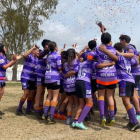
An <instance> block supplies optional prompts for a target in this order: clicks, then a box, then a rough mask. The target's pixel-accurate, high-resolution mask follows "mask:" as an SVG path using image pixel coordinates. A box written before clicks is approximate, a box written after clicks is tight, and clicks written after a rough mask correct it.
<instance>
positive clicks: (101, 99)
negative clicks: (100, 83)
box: [98, 96, 105, 117]
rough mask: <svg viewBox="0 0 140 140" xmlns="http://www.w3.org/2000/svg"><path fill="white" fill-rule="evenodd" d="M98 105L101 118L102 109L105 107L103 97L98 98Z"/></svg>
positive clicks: (102, 114)
mask: <svg viewBox="0 0 140 140" xmlns="http://www.w3.org/2000/svg"><path fill="white" fill-rule="evenodd" d="M98 105H99V110H100V117H102V116H104V107H105V101H104V96H100V97H98Z"/></svg>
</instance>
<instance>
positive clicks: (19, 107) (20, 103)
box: [17, 100, 25, 111]
mask: <svg viewBox="0 0 140 140" xmlns="http://www.w3.org/2000/svg"><path fill="white" fill-rule="evenodd" d="M24 102H25V101H21V100H20V102H19V106H18V109H17V110H18V111H21V109H22V106H23V104H24Z"/></svg>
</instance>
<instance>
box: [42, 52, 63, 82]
mask: <svg viewBox="0 0 140 140" xmlns="http://www.w3.org/2000/svg"><path fill="white" fill-rule="evenodd" d="M46 61H47V67H46V72H45V83H54V82H57V84H59V85H60V73H59V69H58V68H61V56H60V54H58V53H57V52H52V53H50V54H48V56H47V58H46Z"/></svg>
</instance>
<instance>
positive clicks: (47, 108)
mask: <svg viewBox="0 0 140 140" xmlns="http://www.w3.org/2000/svg"><path fill="white" fill-rule="evenodd" d="M49 107H50V106H45V109H44V114H45V115H48V110H49Z"/></svg>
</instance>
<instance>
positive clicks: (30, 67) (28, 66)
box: [21, 54, 38, 81]
mask: <svg viewBox="0 0 140 140" xmlns="http://www.w3.org/2000/svg"><path fill="white" fill-rule="evenodd" d="M37 62H38V58H36V57H34V56H33V55H32V54H29V56H28V58H27V59H25V60H24V64H23V70H22V73H21V78H24V79H28V80H31V81H35V69H36V66H37Z"/></svg>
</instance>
